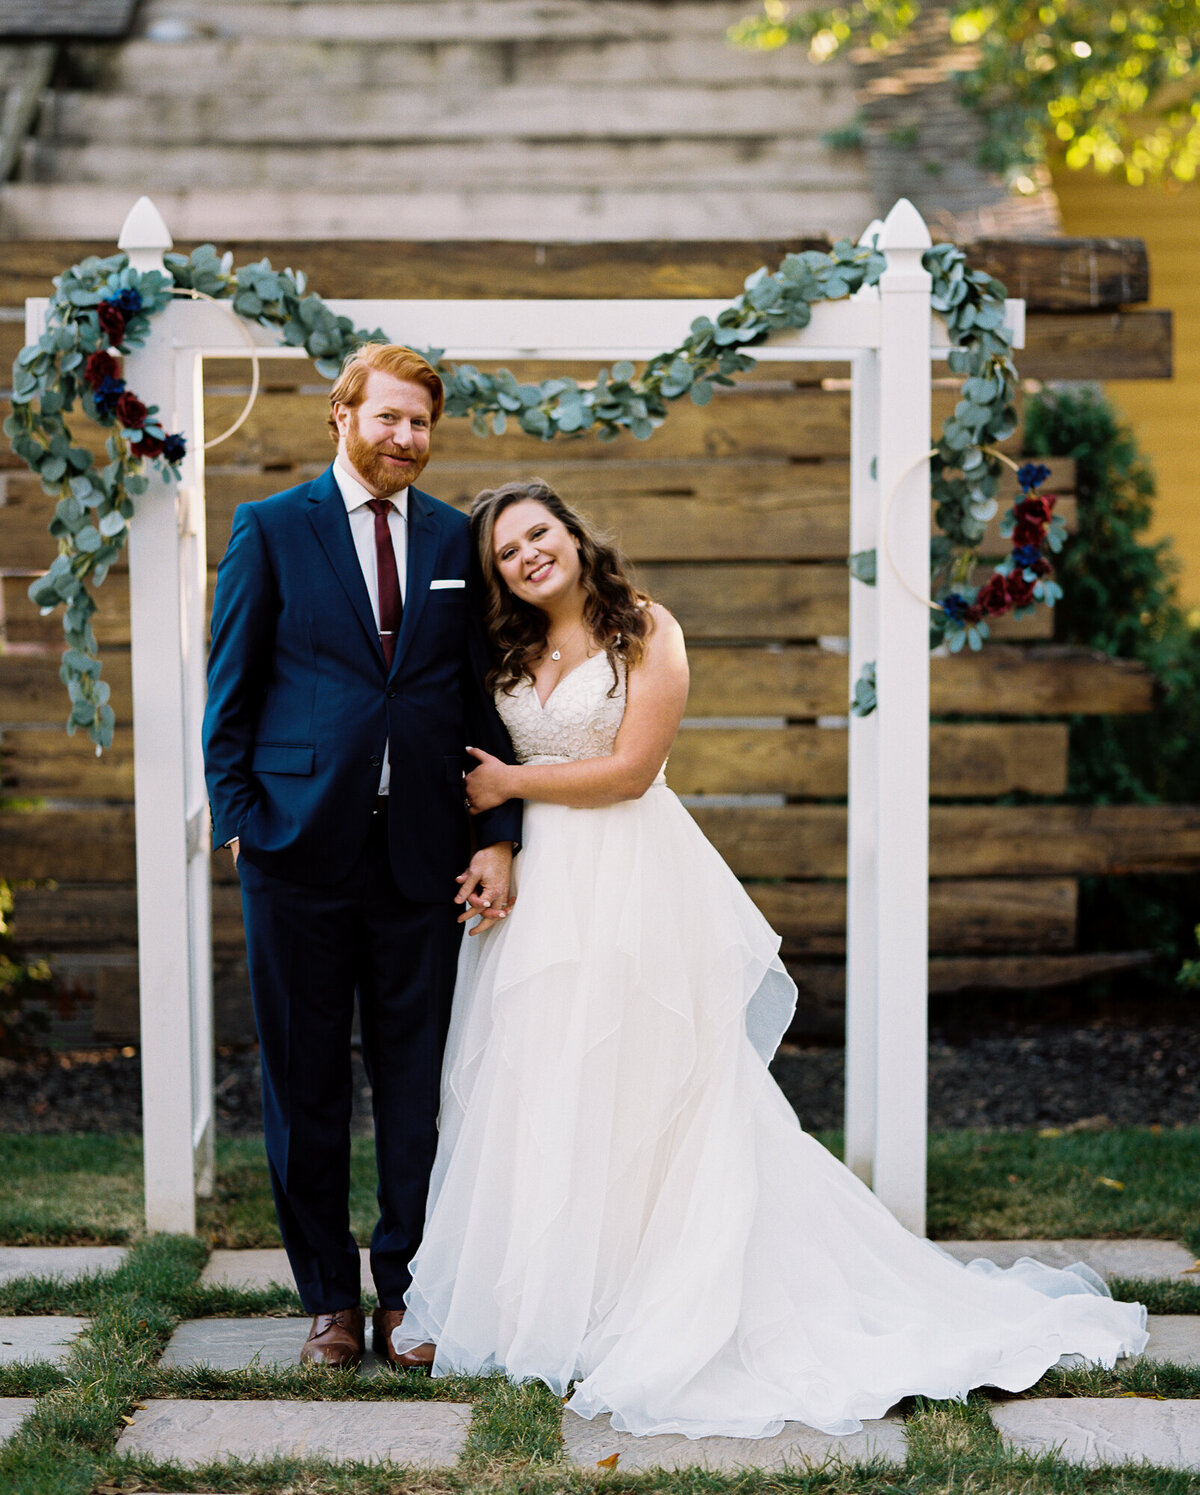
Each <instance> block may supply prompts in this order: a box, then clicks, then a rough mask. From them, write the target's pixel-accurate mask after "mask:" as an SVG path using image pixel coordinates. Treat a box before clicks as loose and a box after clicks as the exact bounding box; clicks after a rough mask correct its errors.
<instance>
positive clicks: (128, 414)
mask: <svg viewBox="0 0 1200 1495" xmlns="http://www.w3.org/2000/svg"><path fill="white" fill-rule="evenodd" d="M149 413H150V412H149V411H148V410H147V409H146V407H145V405H143V404H142V402H141V400H139V399H138V397H137V396H136V395H132V394H130V393H129V391H128V390H126V391H125V393H124V394H123V395H122V396H121V398H120V399H119V400H118V401H117V420H118V421H120V423H121V425H123V426H124V427H125V428H126V430H129V431H140V430H141V429H142V427H143V426H144V425H145V424H146V417H147V416H148V415H149Z"/></svg>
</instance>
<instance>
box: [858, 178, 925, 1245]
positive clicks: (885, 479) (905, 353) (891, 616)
mask: <svg viewBox="0 0 1200 1495" xmlns="http://www.w3.org/2000/svg"><path fill="white" fill-rule="evenodd" d="M929 244H930V238H929V231H928V229H927V228H926V227H925V224H924V221H923V220H922V218H921V216H920V214H919V213H918V212H917V210H916V209H915V208H914V207H913V205H912V204H911V203H910V202H908V201H907V200H906V199H901V200H900V201H899V202H898V203H897V204H896V206H895V207H894V208H893V209H892V211H891V212H890V213H889V214H888V217H887V221H886V222H885V224H884V227H883V233H882V234H881V236H880V247H881V248H882V249H883V250H884V252H885V253H886V255H887V260H888V268H887V270H886V271H885V272H884V274H883V277H882V279H881V281H880V287H879V290H880V312H881V325H880V345H879V369H880V380H879V387H880V409H879V454H878V477H879V493H880V500H881V506H882V511H881V532H880V535H879V553H878V579H877V583H876V593H877V598H876V605H877V607H878V610H879V618H880V620H881V624H880V627H879V629H878V638H877V650H876V657H875V663H876V690H877V696H878V702H879V705H878V717H879V720H878V724H877V727H876V731H877V734H878V773H877V777H876V793H877V795H878V816H877V820H876V826H877V832H876V834H877V848H876V879H877V882H876V909H877V919H878V935H877V952H878V972H877V986H878V996H877V1022H876V1030H875V1036H876V1043H877V1045H878V1049H877V1053H878V1064H877V1070H876V1074H877V1079H876V1093H875V1147H874V1153H875V1160H874V1174H873V1179H872V1186H873V1188H874V1190H875V1193H876V1194H877V1195H878V1197H879V1198H880V1200H881V1201H882V1202H883V1203H884V1204H885V1205H887V1207H888V1209H890V1210H891V1211H892V1213H893V1214H894V1215H895V1216H896V1217H897V1218H898V1219H899V1220H900V1222H901V1224H903V1225H905V1226H906V1227H907V1228H908V1229H909V1230H912V1231H915V1232H916V1233H917V1234H918V1235H923V1234H924V1233H925V1149H926V1133H925V1128H926V1112H927V1101H926V1075H927V1069H928V1055H927V1043H928V1012H927V1007H928V980H929V976H928V969H929V930H928V920H929V609H928V608H927V607H926V606H925V604H924V603H923V602H922V601H921V600H920V597H919V596H916V595H914V593H913V592H912V591H909V589H908V587H906V586H905V585H904V581H902V580H901V577H903V578H904V579H905V580H907V581H908V583H909V585H910V586H911V587H912V588H913V589H914V591H916V592H918V593H920V594H921V595H922V596H923V595H925V593H926V592H927V590H928V584H929V540H930V518H929V466H928V463H927V462H924V461H922V460H921V459H922V457H923V456H924V454H925V453H926V452H928V450H929V445H930V403H931V402H930V305H929V297H930V284H931V277H930V275H929V273H928V272H927V271H926V270H925V269H924V268H923V266H922V264H921V257H922V254H923V252H924V251H925V250H926V249H927V248H928V247H929ZM889 502H890V508H891V514H890V520H889V519H888V514H887V509H888V505H889ZM884 523H886V524H887V536H886V537H885V535H884V534H883V532H882V526H883V524H884ZM885 538H886V540H888V541H890V556H891V559H890V561H889V558H888V554H887V553H886V551H885Z"/></svg>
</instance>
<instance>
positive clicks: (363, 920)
mask: <svg viewBox="0 0 1200 1495" xmlns="http://www.w3.org/2000/svg"><path fill="white" fill-rule="evenodd" d="M442 401H443V393H442V384H441V380H440V379H439V378H438V376H437V374H436V372H435V371H434V369H433V368H432V367H431V366H430V365H429V364H428V363H427V362H426V361H425V360H424V359H423V358H421V357H419V356H418V355H417V354H415V353H413V352H411V351H410V350H409V349H407V348H402V347H398V346H395V345H386V346H384V345H379V344H368V345H367V346H365V347H363V348H361V349H359V351H358V352H357V353H356V354H354V355H353V356H352V357H351V359H350V360H349V361H348V362H347V364H346V366H345V368H344V369H343V371H342V373H341V375H340V376H339V378H338V380H337V382H336V383H335V384H334V386H333V388H332V390H331V391H330V415H329V426H330V431H331V434H332V436H333V439H334V441H335V442H336V444H337V456H336V458H335V460H334V463H333V465H332V467H330V468H328V469H327V470H326V471H325V472H323V473H322V474H321V476H320V477H318V478H315V479H313V480H312V481H311V482H307V483H301V484H299V485H298V486H297V487H295V488H289V489H288V490H287V491H286V492H284V493H277V494H275V495H274V496H273V497H271V498H267V499H264V500H262V501H261V502H259V503H253V504H242V505H240V506H239V508H238V509H237V511H236V512H235V514H234V517H233V529H232V533H231V535H230V540H229V548H228V550H227V551H226V553H225V558H224V560H222V562H221V566H220V569H219V571H218V573H217V585H216V593H215V596H214V599H213V614H212V648H211V652H210V655H209V669H208V705H207V709H206V711H205V714H204V754H205V772H206V777H207V780H208V791H209V798H210V801H211V805H212V815H213V827H214V840H215V842H216V843H217V844H220V845H228V846H230V847H231V849H232V851H233V855H234V859H235V862H236V864H237V867H238V872H239V875H240V878H241V884H242V906H243V911H244V914H245V925H246V946H247V953H248V956H249V966H250V985H251V992H252V995H253V1000H254V1012H255V1021H256V1023H257V1026H258V1035H259V1043H260V1047H261V1054H262V1075H263V1113H264V1122H265V1127H266V1143H267V1157H268V1161H269V1164H270V1170H271V1184H272V1188H273V1190H274V1194H275V1206H276V1210H277V1212H278V1216H279V1228H280V1231H281V1233H282V1236H283V1242H284V1245H285V1246H286V1248H287V1253H288V1259H289V1261H290V1263H291V1267H292V1272H293V1274H294V1276H295V1279H296V1284H297V1286H298V1288H299V1291H300V1297H301V1301H302V1302H303V1304H304V1308H305V1311H306V1312H308V1313H311V1314H313V1316H314V1317H313V1323H312V1329H311V1331H310V1333H309V1337H308V1339H307V1341H306V1343H305V1345H304V1348H303V1350H302V1351H301V1357H300V1358H301V1360H302V1361H317V1362H321V1363H325V1364H335V1365H346V1364H357V1363H358V1361H359V1360H360V1358H361V1356H362V1353H363V1346H364V1334H363V1316H362V1312H361V1310H360V1307H359V1254H358V1248H357V1246H356V1244H355V1241H354V1237H353V1236H352V1235H351V1233H350V1220H349V1187H350V1111H351V1068H350V1030H351V1023H352V1020H353V1014H354V1004H355V997H356V995H357V999H358V1010H359V1022H360V1028H361V1034H362V1052H363V1061H364V1064H365V1066H366V1071H367V1076H368V1078H369V1080H370V1082H371V1094H372V1107H373V1111H374V1119H375V1156H376V1163H377V1169H378V1177H379V1188H378V1197H379V1223H378V1224H377V1225H376V1227H375V1232H374V1235H373V1236H372V1238H371V1273H372V1276H373V1277H374V1280H375V1288H376V1292H377V1294H378V1300H379V1307H378V1308H377V1309H376V1310H375V1314H374V1318H373V1329H374V1347H375V1349H376V1351H377V1352H378V1353H380V1354H381V1355H383V1356H385V1358H386V1359H387V1360H388V1361H389V1362H390V1363H391V1364H393V1365H396V1364H401V1365H413V1364H426V1363H428V1361H429V1360H431V1359H432V1346H420V1347H418V1349H417V1350H416V1351H413V1352H410V1353H408V1354H406V1355H403V1356H397V1355H396V1353H395V1351H394V1350H393V1348H392V1344H391V1331H392V1329H394V1328H395V1327H396V1326H397V1325H398V1324H399V1322H400V1320H401V1319H402V1318H403V1314H404V1293H405V1291H406V1289H407V1287H408V1284H409V1280H410V1278H409V1270H408V1263H409V1261H410V1260H411V1258H412V1256H413V1254H414V1253H415V1251H416V1249H417V1246H418V1244H419V1242H420V1237H421V1227H422V1224H423V1219H424V1210H425V1196H426V1192H427V1188H428V1183H429V1173H430V1169H431V1167H432V1164H433V1157H434V1150H435V1145H436V1140H437V1132H436V1123H437V1111H438V1093H439V1076H440V1070H441V1062H442V1050H443V1047H444V1045H445V1039H446V1030H447V1026H448V1023H449V1017H450V998H451V994H452V992H453V988H454V974H455V965H456V960H457V953H458V945H459V940H460V937H461V934H462V930H461V928H460V924H461V922H462V921H463V920H464V919H466V918H467V917H468V916H469V914H470V913H471V912H472V911H475V912H480V913H482V914H483V915H484V917H485V919H487V918H503V917H504V910H505V908H506V906H507V903H508V899H509V882H510V874H511V869H512V852H513V846H514V844H515V842H516V841H517V839H518V837H519V835H520V824H521V814H520V805H519V804H507V805H502V806H500V807H499V808H498V809H495V810H492V811H490V812H488V813H486V814H482V815H479V816H477V817H475V819H474V821H473V829H474V832H475V841H476V844H477V849H476V850H475V851H474V854H473V855H472V854H471V845H470V832H471V829H472V825H471V824H470V823H469V821H468V816H467V810H466V805H465V802H464V793H463V768H464V751H463V750H464V748H465V747H466V745H467V744H468V743H470V744H472V745H482V746H483V747H485V748H486V749H487V750H488V751H489V752H494V753H497V754H498V755H500V756H503V757H507V756H508V755H509V745H508V740H507V737H506V736H505V733H504V729H503V727H502V726H501V724H500V721H499V718H498V717H497V716H496V713H495V710H494V708H493V706H492V703H491V700H490V697H488V695H487V694H486V692H485V689H484V679H483V677H484V670H485V643H484V636H483V630H482V627H481V624H480V621H479V614H478V600H477V594H476V590H475V588H476V581H475V576H476V572H475V569H474V566H473V558H472V553H471V542H470V534H469V530H468V524H467V520H466V518H465V517H464V516H463V515H461V514H459V513H458V512H457V511H456V510H454V509H452V508H450V507H449V506H448V505H446V504H442V503H439V502H438V501H437V500H436V499H434V498H430V497H429V495H428V494H425V493H422V492H421V491H420V490H419V489H417V488H415V487H414V486H413V484H414V482H415V480H416V479H417V478H418V477H419V476H420V473H421V470H422V468H424V466H425V464H426V462H427V461H428V460H429V447H430V438H431V435H432V431H433V428H434V426H435V425H436V423H437V419H438V417H439V416H440V414H441V412H442ZM464 867H465V868H466V871H465V872H464V871H463V868H464ZM456 875H457V876H456ZM456 885H457V886H456ZM456 895H457V896H456Z"/></svg>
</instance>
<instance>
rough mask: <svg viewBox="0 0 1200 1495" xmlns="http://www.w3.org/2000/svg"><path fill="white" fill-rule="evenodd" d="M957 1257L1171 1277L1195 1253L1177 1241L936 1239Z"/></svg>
mask: <svg viewBox="0 0 1200 1495" xmlns="http://www.w3.org/2000/svg"><path fill="white" fill-rule="evenodd" d="M937 1244H938V1245H939V1246H940V1247H941V1248H942V1250H943V1251H949V1253H950V1255H951V1256H953V1257H956V1258H957V1259H958V1260H959V1261H973V1260H974V1259H975V1257H977V1256H982V1257H985V1258H986V1259H987V1260H988V1261H994V1262H995V1263H996V1265H997V1266H999V1267H1011V1266H1012V1264H1013V1262H1014V1261H1018V1260H1019V1259H1020V1258H1021V1257H1022V1256H1032V1257H1033V1259H1034V1261H1040V1262H1044V1263H1045V1264H1046V1265H1047V1266H1049V1267H1069V1266H1073V1265H1074V1263H1075V1262H1077V1261H1082V1262H1084V1263H1086V1264H1087V1265H1088V1266H1089V1267H1091V1269H1092V1270H1093V1271H1094V1272H1098V1273H1099V1274H1100V1276H1101V1277H1175V1276H1178V1275H1179V1274H1180V1273H1182V1272H1186V1271H1187V1269H1188V1268H1189V1267H1191V1266H1194V1265H1195V1262H1196V1257H1195V1253H1194V1252H1192V1251H1189V1250H1188V1249H1187V1247H1186V1246H1182V1245H1180V1244H1179V1242H1178V1241H1096V1240H1069V1241H938V1243H937Z"/></svg>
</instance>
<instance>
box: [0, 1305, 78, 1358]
mask: <svg viewBox="0 0 1200 1495" xmlns="http://www.w3.org/2000/svg"><path fill="white" fill-rule="evenodd" d="M87 1322H88V1321H87V1319H76V1318H68V1317H67V1316H66V1315H65V1314H64V1315H53V1316H51V1315H47V1316H46V1317H41V1316H38V1317H36V1318H35V1317H32V1316H30V1317H27V1318H0V1365H16V1364H25V1363H27V1362H28V1361H30V1360H48V1361H50V1363H51V1364H52V1365H60V1364H61V1363H62V1362H63V1361H64V1360H65V1359H66V1358H67V1356H68V1355H69V1354H70V1353H71V1344H72V1342H73V1341H74V1340H75V1339H77V1338H78V1336H79V1335H80V1334H81V1333H82V1332H83V1330H84V1329H86V1328H87Z"/></svg>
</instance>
